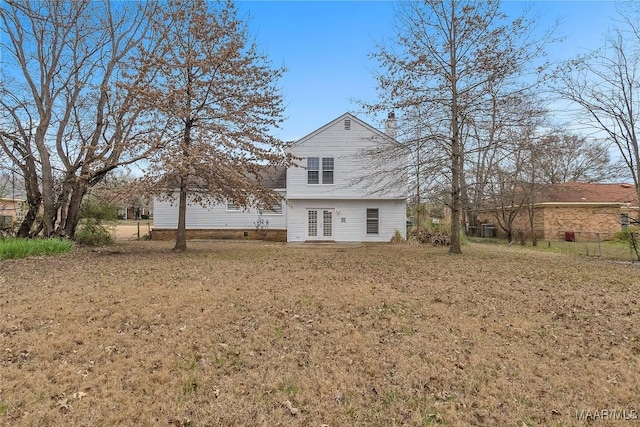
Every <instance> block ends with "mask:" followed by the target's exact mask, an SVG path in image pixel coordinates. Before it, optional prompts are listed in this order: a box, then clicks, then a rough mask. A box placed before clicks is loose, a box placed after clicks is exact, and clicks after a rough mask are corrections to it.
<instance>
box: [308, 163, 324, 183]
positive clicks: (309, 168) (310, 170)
mask: <svg viewBox="0 0 640 427" xmlns="http://www.w3.org/2000/svg"><path fill="white" fill-rule="evenodd" d="M312 160H315V163H316V164H317V166H312V165H311V163H312ZM321 162H322V160H321V159H320V157H307V185H318V184H320V176H321V174H320V163H321ZM312 168H313V169H312ZM311 172H315V173H316V174H317V176H316V178H317V181H318V182H311V179H310V173H311Z"/></svg>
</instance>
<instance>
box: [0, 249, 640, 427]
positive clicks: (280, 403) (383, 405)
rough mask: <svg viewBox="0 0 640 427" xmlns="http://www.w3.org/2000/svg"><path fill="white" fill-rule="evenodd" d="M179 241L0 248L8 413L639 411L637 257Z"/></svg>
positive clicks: (213, 420) (170, 417)
mask: <svg viewBox="0 0 640 427" xmlns="http://www.w3.org/2000/svg"><path fill="white" fill-rule="evenodd" d="M171 246H172V244H171V242H125V243H122V244H120V245H118V246H114V247H109V248H105V249H81V248H76V249H74V251H73V252H71V253H69V254H66V255H63V256H60V257H42V258H37V259H26V260H10V261H3V262H2V263H1V264H0V341H1V342H2V345H0V425H7V426H16V425H20V426H38V425H42V426H45V425H47V426H49V425H55V426H67V425H138V426H154V425H173V426H219V425H224V426H232V425H265V426H266V425H269V426H273V425H292V426H321V425H325V424H326V425H328V426H332V427H335V426H347V425H348V426H357V425H361V426H371V425H379V426H391V425H416V426H424V425H482V426H484V425H518V426H522V425H527V426H532V425H582V424H586V423H588V422H587V421H583V420H580V419H578V418H577V416H576V412H579V411H591V413H593V412H594V411H596V410H605V409H606V410H618V411H627V412H626V413H625V414H626V415H627V416H629V415H630V414H631V415H632V414H633V412H630V411H632V410H636V409H640V408H639V406H640V401H639V400H638V396H640V382H639V381H638V378H637V375H638V372H640V317H639V314H638V298H640V289H639V288H640V283H639V281H638V275H639V273H640V269H639V267H638V266H637V265H629V264H616V263H612V262H607V261H602V260H593V259H584V258H579V257H575V256H571V255H562V254H552V253H537V252H531V251H523V250H518V249H513V248H506V247H498V246H496V247H493V246H486V245H469V246H466V247H465V248H464V250H465V255H463V256H461V257H451V256H448V255H446V249H432V248H423V247H418V246H390V245H373V246H370V245H363V246H344V247H342V246H331V247H323V246H317V247H304V246H292V245H280V244H264V243H260V242H253V243H241V242H238V243H231V242H191V243H190V248H191V250H190V251H188V252H187V253H173V252H172V251H171V250H170V248H171ZM606 423H607V421H605V423H604V424H606Z"/></svg>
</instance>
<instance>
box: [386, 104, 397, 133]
mask: <svg viewBox="0 0 640 427" xmlns="http://www.w3.org/2000/svg"><path fill="white" fill-rule="evenodd" d="M384 128H385V129H384V131H385V133H386V134H387V135H389V136H390V137H391V138H394V139H395V138H396V137H397V136H398V122H397V121H396V113H395V112H393V111H390V112H389V115H388V116H387V120H386V121H385V122H384Z"/></svg>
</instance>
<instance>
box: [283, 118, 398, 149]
mask: <svg viewBox="0 0 640 427" xmlns="http://www.w3.org/2000/svg"><path fill="white" fill-rule="evenodd" d="M344 120H351V126H353V124H354V123H357V124H359V125H360V126H362V127H364V128H366V129H367V130H369V131H371V132H372V133H373V134H375V135H377V136H379V137H380V138H383V139H387V140H389V139H392V138H391V137H390V136H389V135H387V134H385V133H384V132H382V131H380V130H378V129H376V128H374V127H373V126H371V125H370V124H368V123H367V122H365V121H363V120H361V119H359V118H358V117H356V116H354V115H353V114H351V113H344V114H343V115H341V116H339V117H337V118H335V119H333V120H332V121H330V122H329V123H327V124H325V125H324V126H322V127H320V128H318V129H316V130H315V131H313V132H311V133H310V134H308V135H306V136H303V137H302V138H300V139H299V140H297V141H296V142H294V143H293V145H292V148H295V147H299V146H301V145H303V144H304V143H305V142H307V141H308V140H310V139H312V138H313V137H315V136H316V135H318V134H320V133H322V132H324V131H325V130H327V129H329V128H330V127H332V126H335V125H337V124H338V123H341V122H344Z"/></svg>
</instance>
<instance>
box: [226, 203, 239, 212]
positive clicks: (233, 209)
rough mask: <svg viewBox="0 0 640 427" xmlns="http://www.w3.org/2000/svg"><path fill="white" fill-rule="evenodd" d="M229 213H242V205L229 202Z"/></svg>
mask: <svg viewBox="0 0 640 427" xmlns="http://www.w3.org/2000/svg"><path fill="white" fill-rule="evenodd" d="M227 212H240V205H239V204H237V203H233V202H227Z"/></svg>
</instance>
